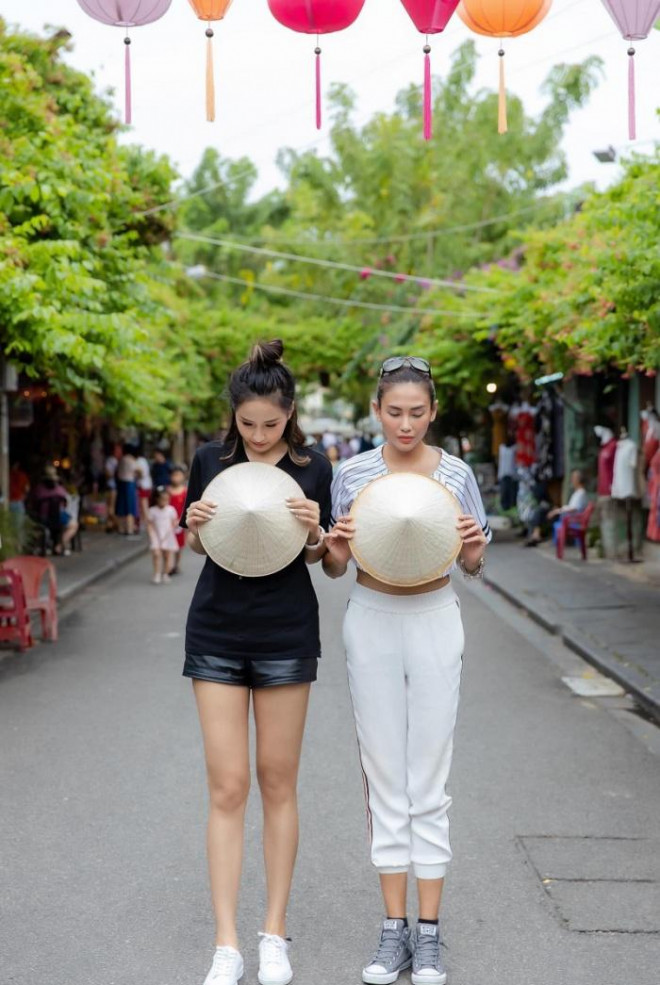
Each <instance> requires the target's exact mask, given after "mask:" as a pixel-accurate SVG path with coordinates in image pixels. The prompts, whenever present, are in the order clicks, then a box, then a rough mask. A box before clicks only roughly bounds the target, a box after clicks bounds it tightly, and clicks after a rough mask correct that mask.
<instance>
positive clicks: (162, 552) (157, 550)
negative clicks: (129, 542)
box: [147, 487, 179, 585]
mask: <svg viewBox="0 0 660 985" xmlns="http://www.w3.org/2000/svg"><path fill="white" fill-rule="evenodd" d="M178 524H179V517H178V516H177V512H176V510H175V509H174V507H173V506H171V505H170V494H169V492H168V491H167V489H164V488H162V487H160V488H159V489H157V490H156V493H155V503H154V505H153V506H150V507H149V510H148V513H147V527H148V530H149V546H150V548H151V559H152V562H153V569H154V574H153V578H152V581H153V583H154V585H160V584H161V583H166V582H168V581H169V580H170V572H171V570H172V566H173V560H174V557H175V556H176V554H178V552H179V545H178V543H177V539H176V533H175V531H176V528H177V526H178Z"/></svg>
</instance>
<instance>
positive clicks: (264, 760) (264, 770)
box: [253, 684, 310, 937]
mask: <svg viewBox="0 0 660 985" xmlns="http://www.w3.org/2000/svg"><path fill="white" fill-rule="evenodd" d="M309 688H310V685H309V684H290V685H284V686H281V687H267V688H261V689H258V690H256V691H254V694H253V700H254V718H255V722H256V725H257V777H258V779H259V787H260V789H261V797H262V800H263V809H264V858H265V861H266V883H267V887H268V909H267V912H266V920H265V923H264V930H265V932H266V933H267V934H278V935H279V936H280V937H285V936H286V909H287V905H288V902H289V894H290V892H291V881H292V879H293V868H294V865H295V861H296V854H297V851H298V798H297V792H296V786H297V782H298V767H299V765H300V751H301V747H302V738H303V732H304V729H305V718H306V715H307V704H308V701H309Z"/></svg>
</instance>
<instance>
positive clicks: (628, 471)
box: [612, 430, 639, 499]
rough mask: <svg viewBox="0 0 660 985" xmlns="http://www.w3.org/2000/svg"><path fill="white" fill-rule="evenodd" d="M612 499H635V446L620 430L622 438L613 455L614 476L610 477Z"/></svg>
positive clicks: (637, 493) (636, 490)
mask: <svg viewBox="0 0 660 985" xmlns="http://www.w3.org/2000/svg"><path fill="white" fill-rule="evenodd" d="M612 497H613V499H637V498H638V497H639V492H638V489H637V445H636V444H635V442H634V441H633V440H632V438H629V437H628V434H627V433H626V432H625V431H623V430H622V437H621V438H620V439H619V441H617V443H616V451H615V454H614V474H613V477H612Z"/></svg>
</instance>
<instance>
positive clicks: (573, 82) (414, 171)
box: [176, 42, 600, 410]
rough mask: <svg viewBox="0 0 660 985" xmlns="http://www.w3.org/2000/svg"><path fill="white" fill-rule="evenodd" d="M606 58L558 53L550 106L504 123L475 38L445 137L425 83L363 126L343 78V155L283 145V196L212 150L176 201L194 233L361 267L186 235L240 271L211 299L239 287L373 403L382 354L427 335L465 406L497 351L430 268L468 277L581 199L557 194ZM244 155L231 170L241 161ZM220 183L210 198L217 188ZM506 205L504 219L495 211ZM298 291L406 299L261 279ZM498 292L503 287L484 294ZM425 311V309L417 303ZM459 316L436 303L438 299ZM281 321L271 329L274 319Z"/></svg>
mask: <svg viewBox="0 0 660 985" xmlns="http://www.w3.org/2000/svg"><path fill="white" fill-rule="evenodd" d="M599 68H600V62H599V59H597V58H591V59H588V60H587V61H586V62H585V63H583V64H582V65H580V66H558V67H556V68H554V69H553V70H552V71H551V73H550V74H549V76H548V80H547V83H546V90H547V95H548V103H547V106H546V108H545V110H544V111H543V113H542V114H541V115H540V116H539V117H538V118H536V119H533V118H530V117H529V116H528V115H526V114H525V113H524V110H523V106H522V103H521V102H520V100H518V99H517V98H515V97H511V98H510V102H509V115H510V132H509V133H508V134H507V135H506V136H505V137H501V136H500V135H498V133H497V127H496V119H497V97H496V95H495V94H494V93H492V92H488V91H475V86H474V81H475V74H476V53H475V47H474V45H473V44H472V43H471V42H468V43H466V44H464V45H463V46H462V47H461V48H459V49H458V51H457V52H456V53H455V55H454V57H453V61H452V64H451V68H450V71H449V74H448V76H447V78H446V79H440V78H437V79H435V81H434V85H435V92H434V104H435V105H434V138H433V141H432V142H431V143H430V144H426V143H425V142H424V141H423V140H422V139H421V129H422V104H421V92H420V90H419V88H417V87H414V86H411V87H410V88H409V89H407V90H405V91H404V92H402V93H401V94H400V95H399V97H398V100H397V105H396V109H395V111H394V112H392V113H391V114H385V113H379V114H377V115H375V116H374V117H373V118H372V119H371V120H369V121H368V122H367V123H366V124H365V125H364V126H357V125H356V124H355V122H354V118H355V97H354V96H353V94H352V93H351V92H350V90H349V89H347V88H346V87H345V86H337V87H335V89H334V91H333V93H332V96H331V104H332V114H333V125H332V129H331V152H330V154H329V155H328V156H327V157H319V156H317V155H316V154H315V153H313V152H305V153H297V152H295V151H292V150H282V151H281V152H280V154H279V159H278V160H279V164H280V167H281V169H282V172H283V174H284V177H285V179H286V189H285V191H284V193H282V194H280V193H276V194H275V195H272V196H269V197H267V198H266V199H262V200H259V201H258V202H256V203H251V201H250V197H249V190H250V185H251V182H252V181H253V180H254V172H253V171H252V170H251V169H250V166H249V162H245V161H241V162H234V163H233V164H232V163H231V162H227V161H223V160H222V159H220V158H219V157H218V155H217V154H216V153H215V152H213V151H207V152H206V154H205V156H204V159H203V161H202V163H201V165H200V168H199V169H198V171H197V172H196V174H195V175H194V176H193V179H192V181H191V182H190V183H189V184H188V185H187V187H186V189H185V191H184V194H186V195H188V194H195V195H196V197H195V198H194V199H192V200H190V201H188V202H186V203H185V204H184V206H183V207H182V208H181V210H180V214H181V219H182V226H183V228H187V229H188V230H190V231H191V232H194V233H195V234H200V233H201V234H202V235H204V236H208V237H211V238H216V239H223V240H228V239H231V240H234V241H237V242H238V243H239V244H241V245H245V244H246V243H249V242H251V243H252V244H254V245H255V246H259V247H260V248H262V249H270V250H272V251H275V252H280V253H286V254H304V255H307V256H310V257H312V258H316V259H318V260H321V261H326V260H328V261H339V263H340V264H349V265H351V266H353V267H357V268H358V269H360V268H363V269H364V275H363V276H360V275H359V274H357V273H356V271H355V270H354V269H353V270H346V269H342V268H341V267H340V266H339V267H332V266H330V267H322V266H315V265H311V264H305V263H301V262H296V261H295V260H292V259H286V258H282V257H277V256H268V255H263V254H259V253H250V252H245V251H244V250H242V249H240V250H239V249H237V248H236V247H234V248H229V247H226V246H225V247H222V246H219V245H217V244H208V243H202V242H196V241H187V240H184V239H178V240H176V252H177V255H178V256H180V257H181V258H182V260H184V261H185V262H186V263H187V264H204V265H205V266H206V267H207V268H208V269H209V271H210V272H211V274H212V275H214V276H216V277H217V276H218V275H220V276H223V277H226V276H228V275H229V276H233V277H235V278H236V279H238V280H240V281H241V282H243V283H240V284H238V285H236V284H235V285H231V286H228V284H227V283H226V282H224V283H222V282H220V281H217V280H216V281H215V282H213V280H212V279H209V280H207V281H206V282H205V283H206V285H207V289H208V290H209V293H210V295H211V296H214V297H215V298H216V299H218V300H219V301H220V299H227V298H230V299H231V303H232V304H233V305H240V307H241V308H242V309H244V310H245V311H252V312H254V314H255V315H256V317H257V318H259V317H260V316H261V317H263V319H264V322H265V323H266V324H268V327H269V329H272V330H273V331H275V330H277V332H278V333H281V334H282V335H283V336H284V337H285V338H286V339H287V340H288V341H289V340H290V343H289V347H288V348H289V351H290V352H291V357H292V361H293V363H294V365H295V366H296V368H297V369H298V370H299V372H300V373H301V375H302V376H303V377H305V378H309V379H312V380H316V379H318V375H319V374H320V373H323V374H329V376H330V380H331V382H332V385H333V389H334V390H335V392H338V393H341V394H343V395H345V396H349V397H350V398H351V399H353V400H354V401H355V402H356V404H357V405H358V406H359V408H360V409H361V410H364V409H366V405H367V402H368V397H369V395H370V392H371V390H372V388H373V376H374V372H375V366H376V364H377V362H378V360H379V359H380V358H381V356H382V355H383V354H384V353H386V352H388V351H391V350H393V349H397V348H398V347H401V346H406V345H411V344H415V345H419V344H420V340H421V341H422V344H423V345H424V346H426V347H428V349H429V352H430V353H431V354H432V355H433V357H434V361H435V362H436V364H437V365H438V366H439V367H440V380H441V382H443V384H446V385H445V386H443V394H444V395H445V397H446V399H447V400H450V401H452V400H454V398H456V399H458V400H459V402H460V401H463V402H464V403H469V401H470V400H473V399H474V393H475V392H476V387H477V386H479V385H480V383H481V380H482V378H483V377H484V376H485V375H490V374H492V365H493V358H494V357H493V349H492V346H489V345H488V344H483V343H481V342H475V339H474V336H473V333H472V331H471V328H472V326H473V324H474V321H475V317H478V316H479V315H480V314H481V310H482V308H481V307H480V306H476V307H475V306H474V305H473V304H472V299H473V297H474V295H473V294H472V293H471V294H470V295H469V297H468V298H465V299H463V298H461V297H460V296H459V295H458V294H457V292H452V293H451V294H447V295H443V296H442V303H438V299H437V297H431V296H430V295H429V294H428V290H427V288H428V285H427V284H425V278H452V279H454V280H456V282H457V284H458V282H459V280H460V278H461V277H462V276H463V274H464V273H465V272H466V271H467V270H469V269H470V268H472V267H474V266H475V265H482V264H485V263H487V262H489V261H491V260H493V259H494V258H496V257H498V256H502V255H504V254H506V253H507V252H508V251H509V250H510V249H512V248H513V246H514V244H515V243H516V231H517V230H518V229H520V228H521V227H525V226H526V225H530V224H534V225H535V226H544V225H552V224H553V223H555V222H556V221H557V220H558V219H559V218H562V217H563V216H564V215H566V213H567V211H569V210H570V198H569V197H567V196H565V195H555V196H553V195H551V194H550V193H551V191H552V189H553V187H554V186H555V185H556V184H557V183H558V182H560V181H562V180H563V179H564V178H565V177H566V175H567V169H566V161H565V157H564V154H563V152H562V150H561V136H562V132H563V128H564V126H565V124H566V122H567V120H568V117H569V114H570V112H571V110H572V109H574V108H576V107H579V106H582V105H584V103H585V102H586V100H587V99H588V96H589V93H590V92H591V91H592V89H593V87H594V85H595V84H596V80H597V76H598V72H599ZM232 168H233V171H232ZM209 184H211V185H213V186H214V187H213V188H212V190H211V191H209V192H208V193H206V194H204V195H198V194H197V193H199V191H200V190H201V189H202V188H204V187H205V186H207V185H209ZM494 216H495V217H497V216H501V217H502V218H501V219H500V221H498V222H493V221H492V220H493V217H494ZM368 271H372V272H373V271H383V272H391V273H400V272H404V273H406V274H409V275H414V279H413V280H412V281H410V280H402V279H400V278H399V280H398V281H397V280H396V279H385V278H382V277H378V276H375V275H373V274H371V275H370V274H369V273H368ZM257 283H258V284H259V285H261V286H263V287H277V288H284V289H285V290H288V291H292V292H298V293H302V294H315V295H322V296H324V297H336V298H340V299H350V300H352V301H355V302H363V303H366V304H373V305H389V306H396V307H399V308H401V309H403V310H402V311H400V312H398V311H381V312H379V311H378V310H365V309H361V308H359V307H358V305H357V304H356V306H355V308H352V309H348V310H346V309H345V308H342V307H340V306H334V305H333V304H331V303H329V302H324V301H319V300H316V299H314V300H309V301H305V299H304V298H300V297H296V298H294V297H290V296H287V295H284V294H282V295H277V294H264V293H262V292H261V291H260V290H257V289H255V285H256V284H257ZM484 296H487V297H491V294H488V295H484ZM410 308H422V309H424V308H428V309H429V314H428V315H426V316H425V315H421V316H420V315H419V314H414V313H412V312H411V313H409V312H408V311H407V309H410ZM438 308H439V309H441V311H442V312H448V313H449V314H444V315H439V314H438V312H437V310H433V309H438ZM271 334H273V332H271Z"/></svg>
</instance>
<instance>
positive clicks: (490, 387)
mask: <svg viewBox="0 0 660 985" xmlns="http://www.w3.org/2000/svg"><path fill="white" fill-rule="evenodd" d="M486 390H487V391H488V393H497V383H487V384H486Z"/></svg>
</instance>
